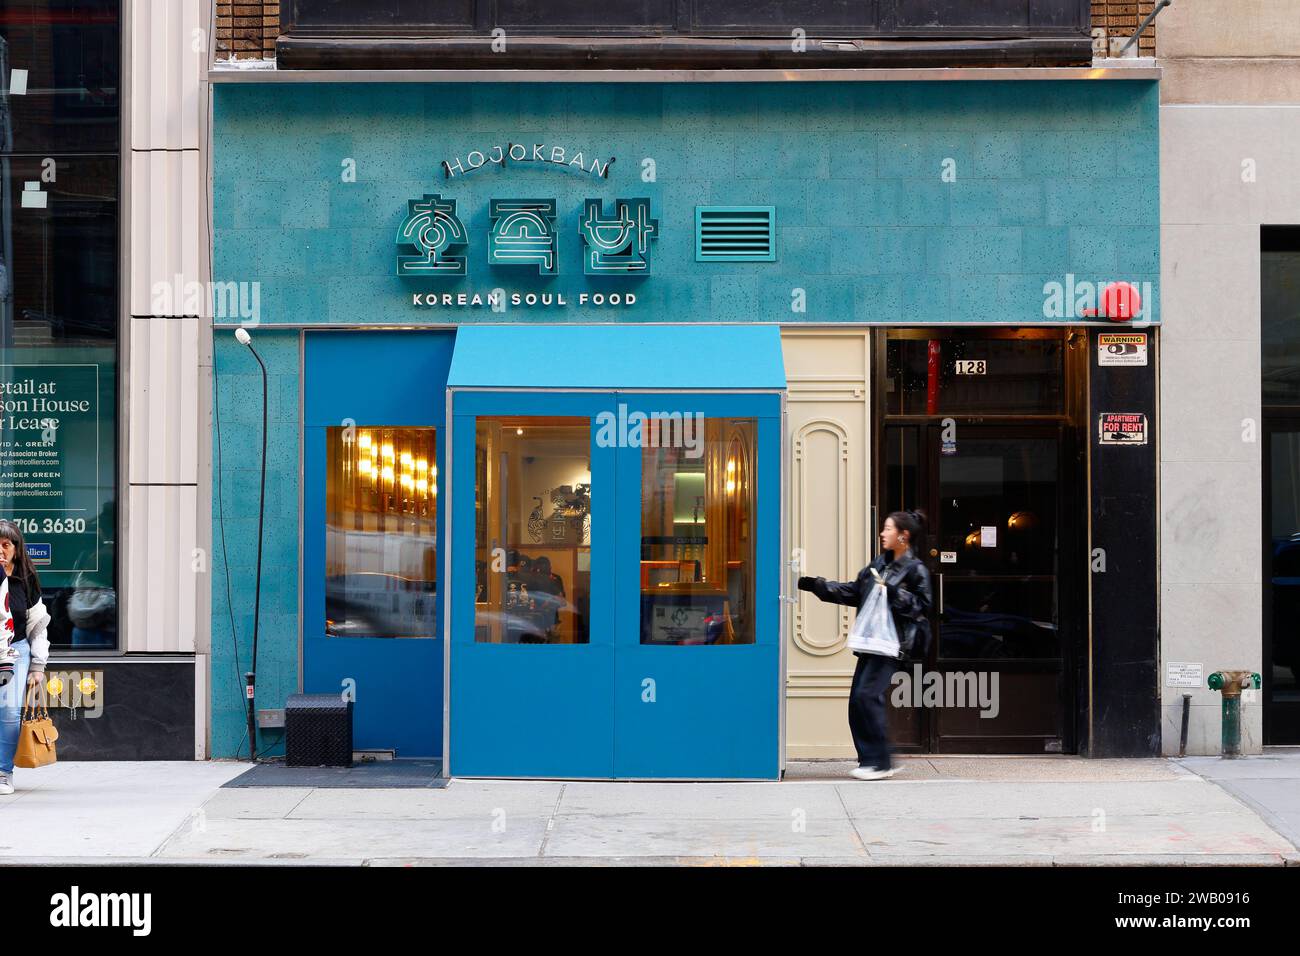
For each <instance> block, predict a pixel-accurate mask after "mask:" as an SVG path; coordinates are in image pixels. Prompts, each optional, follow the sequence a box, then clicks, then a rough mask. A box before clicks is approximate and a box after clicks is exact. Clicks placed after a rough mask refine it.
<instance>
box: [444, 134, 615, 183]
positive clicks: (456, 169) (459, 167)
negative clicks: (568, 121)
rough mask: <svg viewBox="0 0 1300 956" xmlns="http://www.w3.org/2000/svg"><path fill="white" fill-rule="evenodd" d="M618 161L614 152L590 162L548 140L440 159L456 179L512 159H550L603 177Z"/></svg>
mask: <svg viewBox="0 0 1300 956" xmlns="http://www.w3.org/2000/svg"><path fill="white" fill-rule="evenodd" d="M612 162H614V158H613V157H612V156H611V157H610V158H609V159H607V160H604V161H603V162H602V161H601V160H599V159H596V158H594V157H593V158H592V160H591V162H590V163H588V162H587V160H586V157H585V156H583V153H582V150H576V151H574V152H572V153H571V152H570V151H569V150H567V149H565V148H564V147H563V146H547V145H546V144H545V143H533V144H532V145H531V146H525V145H524V144H523V143H507V144H505V145H504V146H500V145H498V146H489V147H488V148H487V149H471V150H470V151H469V153H467V154H466V155H465V156H464V157H461V156H457V157H456V158H455V159H444V160H442V162H441V163H440V165H441V166H442V173H443V175H444V176H445V177H446V178H447V179H455V178H456V177H457V176H463V175H465V174H466V173H470V172H473V171H474V170H476V169H482V168H483V167H484V166H500V167H501V168H502V169H504V168H505V167H506V165H507V164H508V163H547V164H549V165H552V166H565V167H568V168H570V169H577V170H578V171H579V172H584V173H590V174H591V175H592V176H596V177H597V178H599V179H608V178H609V166H610V163H612Z"/></svg>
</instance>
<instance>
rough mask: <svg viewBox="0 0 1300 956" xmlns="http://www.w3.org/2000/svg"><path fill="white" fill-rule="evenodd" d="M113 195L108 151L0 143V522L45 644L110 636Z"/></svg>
mask: <svg viewBox="0 0 1300 956" xmlns="http://www.w3.org/2000/svg"><path fill="white" fill-rule="evenodd" d="M0 99H2V98H0ZM4 109H5V104H4V103H3V102H0V127H2V126H3V124H4V122H5V121H6V117H5V113H4ZM3 139H4V132H3V129H0V141H3ZM117 193H118V160H117V157H116V156H83V155H74V156H69V155H64V154H53V155H50V154H45V155H9V154H5V153H3V152H0V518H9V519H12V520H13V521H14V522H15V523H16V524H17V525H18V527H19V528H20V529H21V530H22V533H23V537H24V539H25V542H26V545H27V552H28V554H29V555H30V556H31V559H32V562H33V564H34V565H35V567H36V571H37V574H38V575H39V578H40V589H41V599H42V601H43V602H44V604H45V606H46V608H48V609H49V612H50V624H49V629H48V634H49V639H50V644H51V645H52V646H53V647H54V648H67V649H75V650H113V649H115V648H116V647H117V646H118V613H117V547H116V541H117V467H118V458H117V444H118V431H117V394H118V393H117V375H118V368H117V329H118V314H117V311H118V256H117V251H118V205H117Z"/></svg>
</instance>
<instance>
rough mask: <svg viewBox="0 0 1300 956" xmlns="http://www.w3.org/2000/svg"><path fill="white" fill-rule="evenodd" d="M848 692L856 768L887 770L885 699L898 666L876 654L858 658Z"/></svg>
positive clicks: (886, 713) (887, 729) (886, 712)
mask: <svg viewBox="0 0 1300 956" xmlns="http://www.w3.org/2000/svg"><path fill="white" fill-rule="evenodd" d="M857 658H858V664H857V667H855V668H854V670H853V686H852V688H851V689H850V690H849V730H850V731H851V732H852V734H853V746H854V747H856V748H857V751H858V766H860V767H875V768H876V769H877V770H888V769H889V767H890V760H889V712H888V711H887V710H886V704H885V695H886V694H887V693H888V692H889V679H890V678H891V677H893V676H894V670H895V669H896V667H897V664H898V662H897V661H896V660H894V659H893V658H892V657H881V656H880V655H879V654H859V655H857Z"/></svg>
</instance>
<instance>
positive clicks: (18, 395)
mask: <svg viewBox="0 0 1300 956" xmlns="http://www.w3.org/2000/svg"><path fill="white" fill-rule="evenodd" d="M22 357H23V358H24V359H31V360H32V361H31V362H27V363H22V364H18V363H15V364H4V365H0V514H3V515H5V516H6V517H11V518H12V519H13V520H14V521H15V522H16V523H17V524H18V525H19V526H20V527H21V528H22V530H23V536H24V537H25V538H26V539H27V548H28V553H29V554H30V555H31V557H32V561H33V563H34V564H35V565H36V566H37V568H39V569H40V571H41V576H42V580H43V581H44V582H46V583H47V584H48V585H50V586H53V587H62V586H82V587H91V586H99V587H112V586H113V570H114V569H113V558H112V538H113V529H112V525H113V520H112V511H113V499H112V488H113V467H114V465H113V463H114V462H115V461H116V455H115V453H114V447H113V411H114V394H115V389H116V381H115V379H116V375H115V358H114V354H113V350H112V349H95V348H86V349H24V350H23V352H22Z"/></svg>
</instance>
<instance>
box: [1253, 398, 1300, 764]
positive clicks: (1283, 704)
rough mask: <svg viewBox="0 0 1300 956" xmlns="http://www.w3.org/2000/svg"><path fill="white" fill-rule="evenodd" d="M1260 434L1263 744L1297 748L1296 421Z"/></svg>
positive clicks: (1273, 421) (1299, 449)
mask: <svg viewBox="0 0 1300 956" xmlns="http://www.w3.org/2000/svg"><path fill="white" fill-rule="evenodd" d="M1264 430H1265V438H1264V456H1265V462H1264V666H1263V668H1262V669H1261V676H1262V677H1263V678H1264V743H1265V744H1300V417H1284V418H1269V419H1266V424H1265V429H1264Z"/></svg>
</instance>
